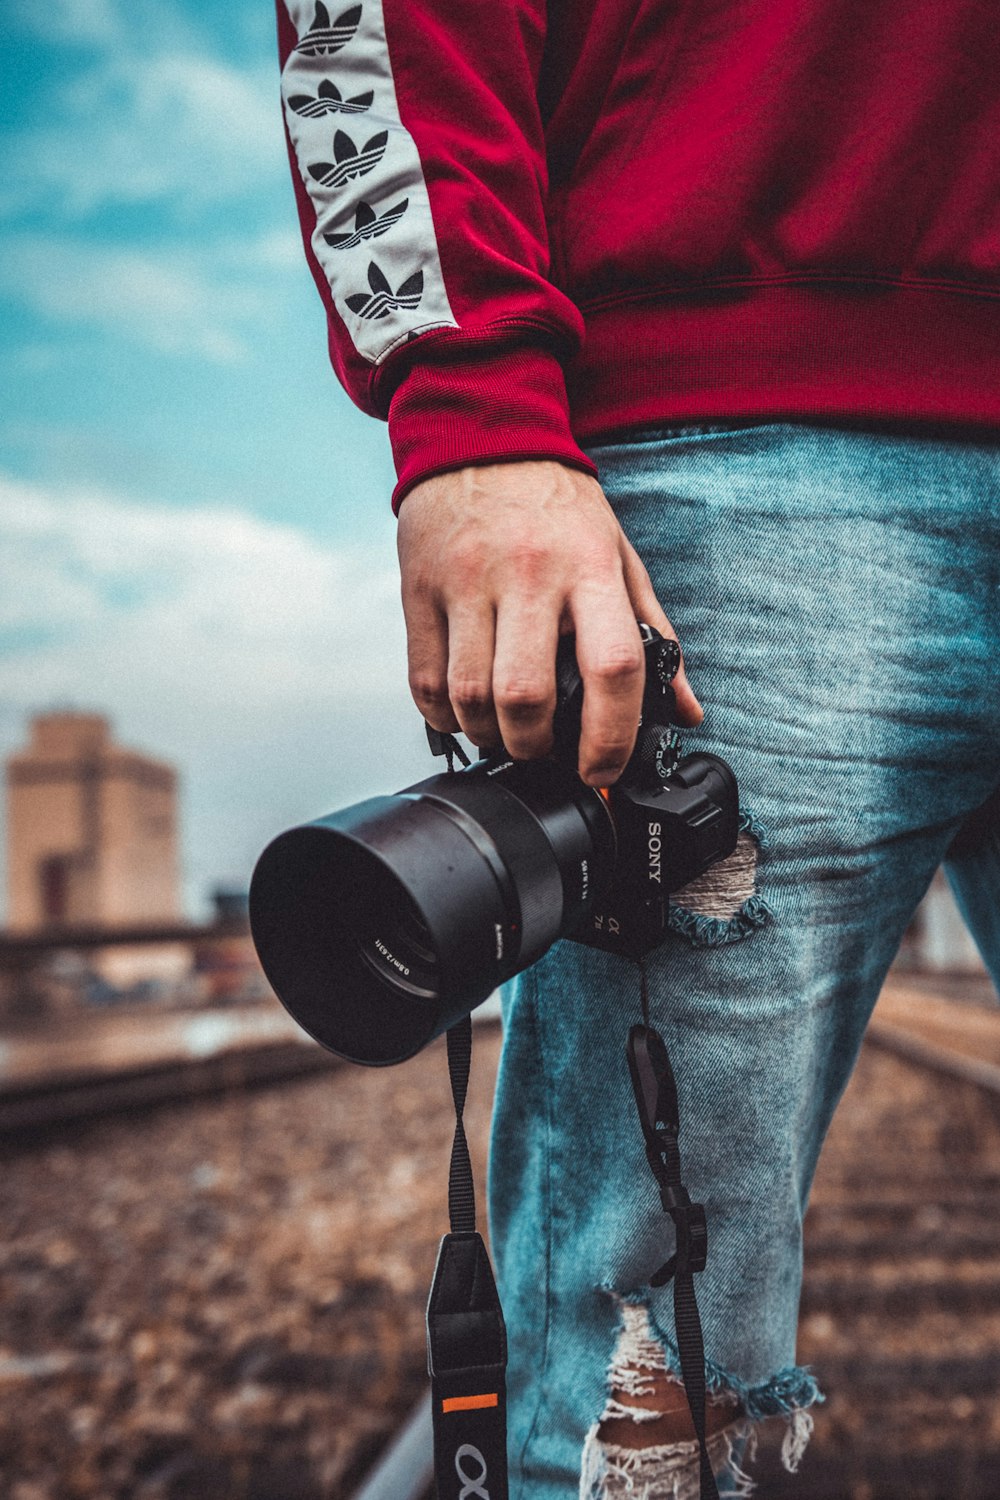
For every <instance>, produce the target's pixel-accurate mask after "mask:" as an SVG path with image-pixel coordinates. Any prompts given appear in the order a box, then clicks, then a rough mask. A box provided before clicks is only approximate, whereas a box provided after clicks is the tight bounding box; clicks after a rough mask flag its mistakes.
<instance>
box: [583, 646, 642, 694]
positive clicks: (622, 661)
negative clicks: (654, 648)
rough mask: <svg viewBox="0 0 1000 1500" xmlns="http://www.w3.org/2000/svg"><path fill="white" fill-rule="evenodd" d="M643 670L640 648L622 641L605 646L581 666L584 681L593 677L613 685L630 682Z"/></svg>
mask: <svg viewBox="0 0 1000 1500" xmlns="http://www.w3.org/2000/svg"><path fill="white" fill-rule="evenodd" d="M642 670H643V656H642V648H641V646H640V645H638V643H637V644H636V645H635V646H633V645H631V644H628V643H626V642H624V641H622V642H621V644H620V645H611V646H605V647H604V649H603V650H602V651H601V653H600V654H599V655H598V656H597V657H596V658H595V659H594V660H593V661H592V662H588V663H587V664H586V665H585V666H584V668H583V677H584V682H585V683H586V681H587V679H588V678H595V679H596V680H597V681H598V682H603V683H607V684H609V685H612V686H613V685H614V684H615V683H626V684H627V683H630V682H631V681H632V680H633V678H636V677H638V676H639V675H640V673H641V672H642Z"/></svg>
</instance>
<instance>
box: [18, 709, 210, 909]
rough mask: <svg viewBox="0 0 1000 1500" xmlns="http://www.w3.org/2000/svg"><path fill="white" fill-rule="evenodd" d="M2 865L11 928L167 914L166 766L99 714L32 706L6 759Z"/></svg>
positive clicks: (174, 876) (173, 798)
mask: <svg viewBox="0 0 1000 1500" xmlns="http://www.w3.org/2000/svg"><path fill="white" fill-rule="evenodd" d="M7 870H8V884H7V889H8V916H7V921H8V927H9V929H10V931H11V932H37V931H39V930H40V929H42V928H45V927H48V926H53V925H62V924H65V923H73V924H77V923H87V924H95V925H99V926H107V927H118V926H123V925H125V924H128V923H133V922H159V921H173V920H176V919H177V918H178V917H179V916H180V914H181V913H180V889H179V880H178V861H177V774H176V772H175V771H174V769H173V767H171V766H168V765H166V764H164V762H162V761H158V760H152V759H151V758H150V757H149V756H147V755H140V754H139V753H138V751H135V750H126V749H124V748H123V747H122V746H121V745H117V744H115V742H114V740H113V739H112V736H111V725H110V724H109V723H108V720H107V719H105V718H104V717H103V716H102V715H100V714H85V713H47V714H39V715H38V716H37V717H36V718H34V719H33V720H32V722H31V738H30V742H29V744H28V747H27V749H25V750H21V751H19V752H17V753H16V754H15V755H13V756H11V757H10V759H9V760H8V762H7Z"/></svg>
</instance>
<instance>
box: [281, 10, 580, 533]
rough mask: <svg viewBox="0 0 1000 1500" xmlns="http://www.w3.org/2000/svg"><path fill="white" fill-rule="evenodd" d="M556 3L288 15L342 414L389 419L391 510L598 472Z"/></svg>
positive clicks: (310, 226) (293, 86)
mask: <svg viewBox="0 0 1000 1500" xmlns="http://www.w3.org/2000/svg"><path fill="white" fill-rule="evenodd" d="M545 10H546V5H545V0H491V3H490V4H489V5H488V6H481V5H475V4H470V3H469V0H362V3H361V4H360V5H352V6H350V7H349V8H347V9H341V8H340V7H339V6H338V5H337V4H336V3H335V4H334V5H333V6H332V7H327V6H326V5H324V4H323V3H317V0H278V36H279V47H280V53H281V62H282V97H283V102H284V109H285V124H286V129H287V134H288V143H289V153H290V156H291V161H292V175H293V178H294V180H295V187H296V195H297V200H298V207H299V217H300V220H301V224H302V232H303V237H304V239H305V243H306V255H307V258H308V260H309V264H310V268H311V270H312V273H313V276H314V278H315V281H316V285H317V287H318V288H319V292H320V295H321V297H322V298H323V301H324V304H325V306H326V310H327V317H328V321H329V329H330V354H331V358H332V360H333V364H334V368H335V369H336V371H337V374H338V376H339V378H340V380H341V382H342V384H343V385H344V387H345V389H346V390H347V392H348V394H349V395H350V396H351V398H352V399H353V400H354V401H355V402H356V403H357V404H358V405H359V406H360V407H361V408H362V409H363V410H364V411H367V412H370V413H372V414H373V415H375V416H380V417H384V418H387V419H388V422H389V435H390V438H391V441H392V447H393V453H394V456H395V460H396V469H397V473H398V476H399V483H398V485H397V487H396V491H395V494H394V496H393V504H394V506H395V507H398V505H399V502H400V500H401V499H402V498H403V496H404V495H405V494H406V492H407V490H409V489H410V488H411V487H412V486H413V485H414V484H416V483H417V482H418V481H419V480H421V479H425V478H426V477H427V476H428V475H430V474H434V473H439V472H441V471H443V470H446V469H454V468H458V467H460V466H461V465H462V464H467V463H480V462H488V461H494V460H504V459H508V460H509V459H515V458H552V459H559V460H561V461H562V462H563V463H569V464H572V465H574V466H576V467H578V468H581V469H584V470H586V471H587V472H588V473H593V472H594V467H593V465H592V464H591V463H590V461H589V459H587V458H586V456H585V455H584V454H583V453H582V452H581V450H580V448H579V447H578V446H577V444H576V442H575V441H574V438H573V435H572V432H571V430H570V421H569V408H568V403H567V399H566V387H565V382H564V379H563V371H562V361H563V360H565V359H566V357H567V356H568V355H569V354H571V353H572V352H573V351H575V350H576V349H577V348H578V347H579V344H580V341H581V339H582V336H583V320H582V318H581V316H580V313H579V311H578V310H577V308H576V307H575V306H574V305H573V303H572V302H570V300H569V299H568V298H567V297H566V296H564V295H563V293H562V292H560V291H559V290H558V288H557V287H555V286H554V285H553V284H552V282H551V281H550V280H549V251H548V237H547V232H546V223H545V194H546V186H547V179H546V166H545V148H544V140H543V134H542V123H541V118H540V114H539V108H538V98H537V87H538V70H539V67H540V63H541V54H542V47H543V44H544V40H545Z"/></svg>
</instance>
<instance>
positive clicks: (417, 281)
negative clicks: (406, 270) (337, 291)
mask: <svg viewBox="0 0 1000 1500" xmlns="http://www.w3.org/2000/svg"><path fill="white" fill-rule="evenodd" d="M368 285H369V286H370V287H371V289H372V290H371V296H367V295H366V294H365V293H364V292H356V293H355V294H354V296H353V297H348V298H347V305H348V307H349V308H350V309H351V312H352V313H356V314H357V316H358V317H359V318H387V317H388V316H389V314H390V313H391V312H396V311H397V309H398V308H401V307H407V308H412V307H417V306H418V305H419V302H420V298H421V297H422V296H423V291H424V273H423V271H417V272H416V273H415V274H414V275H413V276H408V277H407V279H406V280H405V281H404V282H403V283H402V284H401V285H400V286H398V287H397V288H396V290H395V291H393V289H392V287H391V286H390V285H389V283H388V282H387V281H386V279H385V277H384V276H383V275H382V272H381V271H380V270H379V268H378V266H377V265H376V264H375V262H374V261H371V262H370V264H369V266H368Z"/></svg>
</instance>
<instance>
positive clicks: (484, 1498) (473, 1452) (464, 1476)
mask: <svg viewBox="0 0 1000 1500" xmlns="http://www.w3.org/2000/svg"><path fill="white" fill-rule="evenodd" d="M466 1461H470V1462H472V1463H474V1464H477V1465H478V1467H479V1473H478V1474H473V1475H470V1474H469V1472H468V1470H467V1469H466V1468H465V1464H466ZM455 1472H456V1474H457V1475H458V1477H459V1479H460V1480H461V1481H462V1489H461V1490H459V1492H458V1500H472V1497H473V1496H475V1497H476V1500H490V1492H489V1490H488V1489H487V1488H486V1460H485V1458H484V1457H483V1455H482V1454H481V1453H480V1451H479V1449H478V1448H475V1447H473V1445H472V1444H471V1443H463V1444H462V1446H461V1447H460V1448H459V1450H458V1452H457V1453H456V1454H455Z"/></svg>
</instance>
